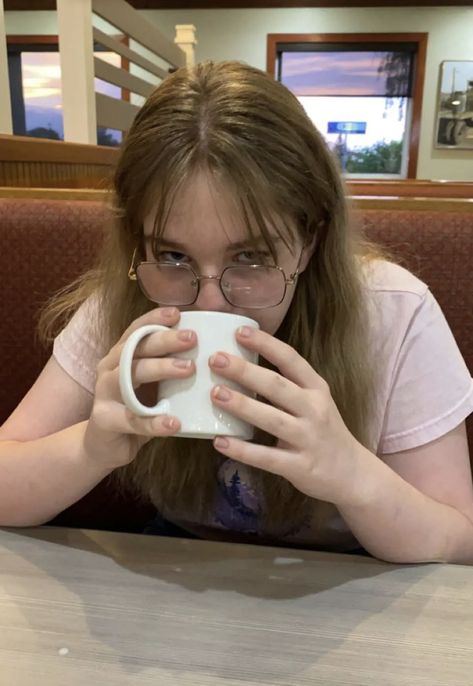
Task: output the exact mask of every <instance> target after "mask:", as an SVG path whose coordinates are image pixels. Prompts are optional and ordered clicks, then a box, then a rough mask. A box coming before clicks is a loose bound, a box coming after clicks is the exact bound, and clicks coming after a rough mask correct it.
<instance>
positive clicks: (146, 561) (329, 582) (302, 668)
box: [0, 527, 473, 686]
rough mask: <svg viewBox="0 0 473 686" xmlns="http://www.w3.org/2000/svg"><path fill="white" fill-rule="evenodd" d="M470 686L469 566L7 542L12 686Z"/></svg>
mask: <svg viewBox="0 0 473 686" xmlns="http://www.w3.org/2000/svg"><path fill="white" fill-rule="evenodd" d="M121 684H133V685H135V684H137V685H140V684H158V685H159V686H168V685H171V684H172V685H176V684H179V685H180V686H215V685H219V684H225V686H237V685H238V686H251V685H253V684H272V685H276V686H279V685H281V686H283V685H288V684H291V685H294V686H296V685H297V686H304V685H306V684H310V685H311V686H313V685H319V684H320V685H322V684H323V686H332V685H335V684H336V685H337V686H354V685H356V686H374V685H376V686H391V685H392V686H404V685H405V686H440V685H442V686H472V684H473V568H472V567H466V566H455V565H435V564H426V565H409V566H407V565H406V566H396V565H390V564H387V563H382V562H378V561H376V560H373V559H371V558H367V557H356V556H351V555H335V554H328V553H316V552H308V551H303V550H288V549H284V548H268V547H263V546H250V545H240V544H227V543H213V542H207V541H196V540H184V539H173V538H162V537H154V536H140V535H134V534H119V533H110V532H98V531H84V530H73V529H58V528H54V527H42V528H38V529H23V530H13V529H3V530H0V685H1V686H33V685H34V686H59V685H61V686H63V685H64V686H109V685H110V686H112V685H113V686H120V685H121Z"/></svg>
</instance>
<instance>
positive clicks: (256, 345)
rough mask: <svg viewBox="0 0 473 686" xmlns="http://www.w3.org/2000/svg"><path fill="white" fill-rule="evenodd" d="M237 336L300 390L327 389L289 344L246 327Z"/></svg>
mask: <svg viewBox="0 0 473 686" xmlns="http://www.w3.org/2000/svg"><path fill="white" fill-rule="evenodd" d="M243 332H244V333H243ZM236 335H237V340H238V343H240V344H241V345H243V346H244V347H245V348H248V350H253V351H255V352H257V353H259V354H260V355H261V356H262V357H264V358H265V360H268V362H270V363H271V364H272V365H274V366H275V367H277V368H278V369H279V371H280V372H281V374H282V375H283V376H284V377H285V378H286V379H289V380H290V381H293V382H294V383H295V384H296V385H297V386H299V387H300V388H315V389H320V390H322V389H325V387H326V382H325V381H324V379H323V378H322V377H321V376H320V375H319V374H317V372H316V371H315V369H314V368H313V367H311V365H310V364H309V363H308V362H307V360H305V359H304V358H303V357H302V356H301V355H299V353H298V352H297V351H296V350H294V348H292V347H291V346H290V345H288V344H287V343H283V341H280V340H278V339H277V338H275V337H274V336H271V335H270V334H269V333H266V332H265V331H261V330H260V329H253V328H250V327H246V326H244V327H240V329H238V331H237V334H236Z"/></svg>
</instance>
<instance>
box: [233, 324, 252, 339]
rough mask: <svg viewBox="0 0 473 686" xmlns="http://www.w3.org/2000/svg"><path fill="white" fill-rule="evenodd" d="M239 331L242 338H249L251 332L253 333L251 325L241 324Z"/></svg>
mask: <svg viewBox="0 0 473 686" xmlns="http://www.w3.org/2000/svg"><path fill="white" fill-rule="evenodd" d="M237 333H238V335H239V336H241V337H242V338H249V337H250V336H251V334H252V333H253V331H252V329H251V327H249V326H240V328H239V329H238V332H237Z"/></svg>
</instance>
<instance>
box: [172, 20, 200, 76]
mask: <svg viewBox="0 0 473 686" xmlns="http://www.w3.org/2000/svg"><path fill="white" fill-rule="evenodd" d="M174 42H175V43H176V45H178V46H179V47H180V48H181V50H183V51H184V52H185V53H186V66H187V67H193V66H194V64H195V47H194V46H196V45H197V39H196V37H195V26H193V25H192V24H177V26H176V37H175V38H174Z"/></svg>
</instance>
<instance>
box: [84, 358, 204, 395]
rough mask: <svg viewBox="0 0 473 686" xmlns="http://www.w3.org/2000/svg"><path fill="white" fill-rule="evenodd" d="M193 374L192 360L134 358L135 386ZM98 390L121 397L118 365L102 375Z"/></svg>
mask: <svg viewBox="0 0 473 686" xmlns="http://www.w3.org/2000/svg"><path fill="white" fill-rule="evenodd" d="M193 374H195V364H194V362H193V361H192V360H183V359H180V358H172V357H166V358H155V359H153V358H146V359H144V358H143V359H140V360H134V361H133V363H132V371H131V377H132V381H133V388H138V387H139V386H141V385H143V384H146V383H156V382H159V381H163V380H164V379H185V378H188V377H190V376H192V375H193ZM96 392H97V394H100V395H106V396H107V397H109V398H110V397H111V398H121V392H120V376H119V370H118V367H116V368H115V369H113V370H110V371H108V372H105V374H103V375H102V376H101V378H100V380H99V381H98V383H97V391H96Z"/></svg>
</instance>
